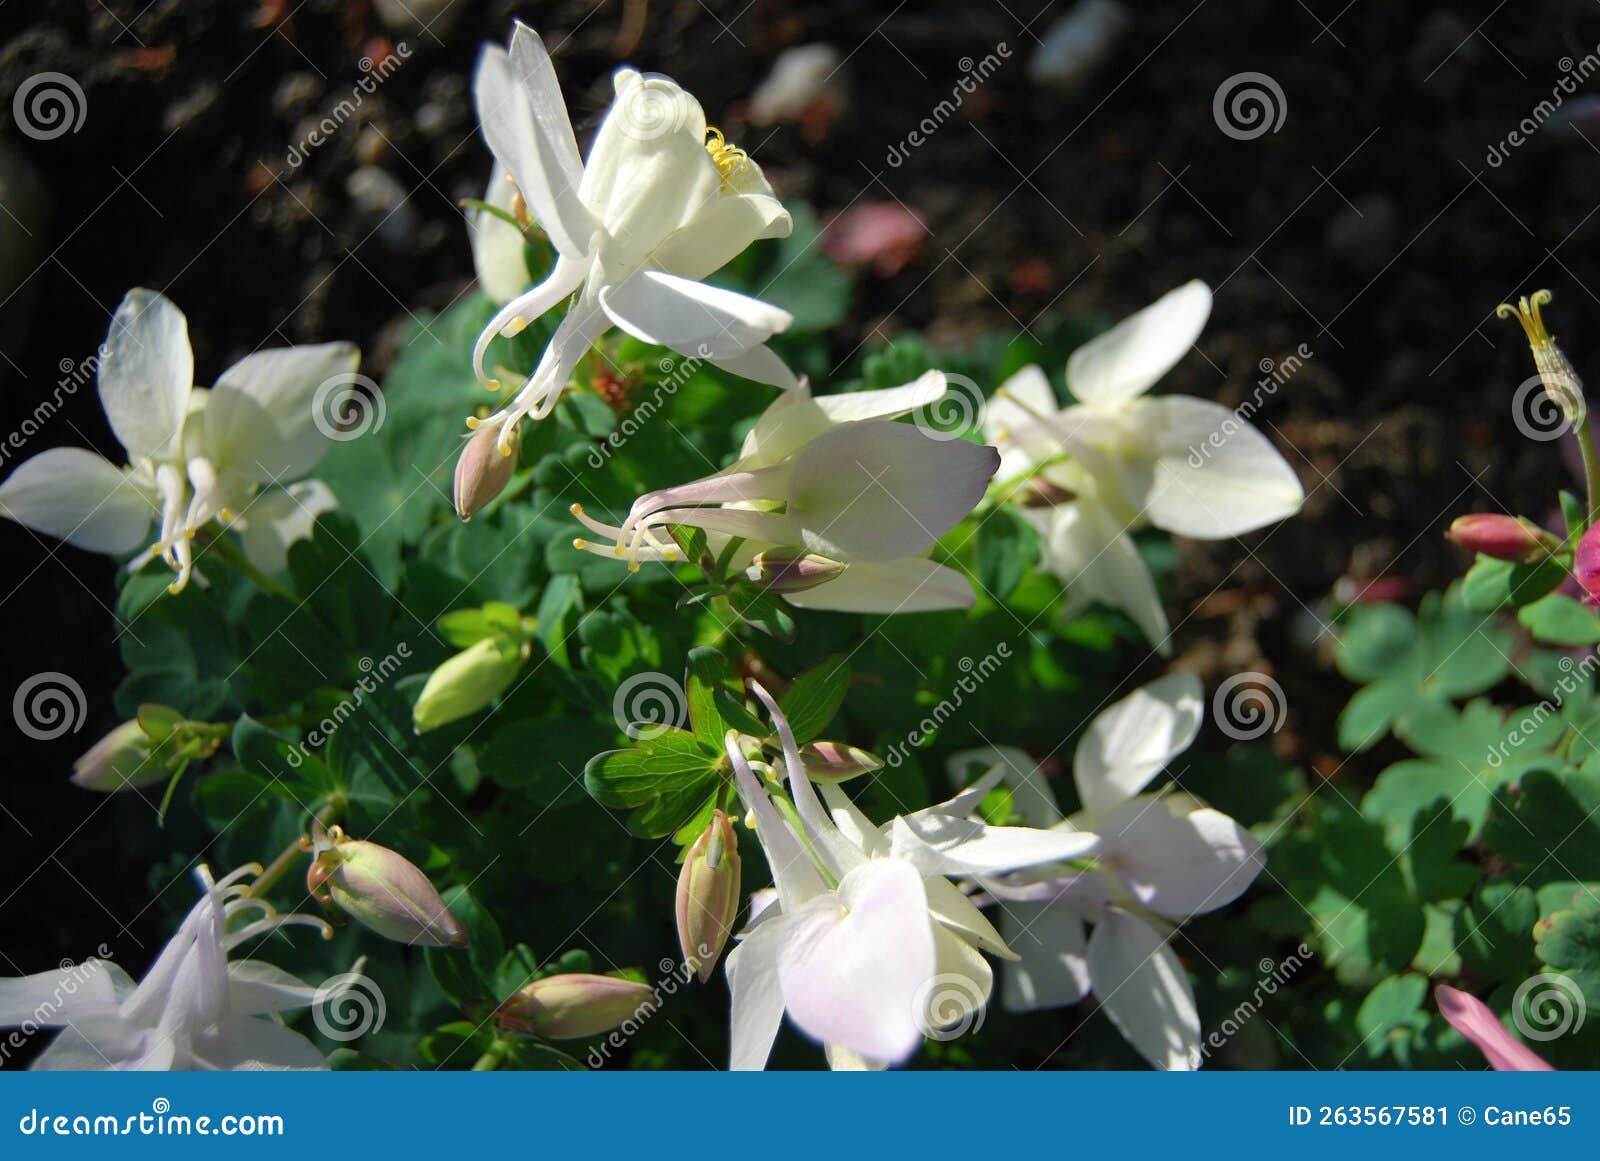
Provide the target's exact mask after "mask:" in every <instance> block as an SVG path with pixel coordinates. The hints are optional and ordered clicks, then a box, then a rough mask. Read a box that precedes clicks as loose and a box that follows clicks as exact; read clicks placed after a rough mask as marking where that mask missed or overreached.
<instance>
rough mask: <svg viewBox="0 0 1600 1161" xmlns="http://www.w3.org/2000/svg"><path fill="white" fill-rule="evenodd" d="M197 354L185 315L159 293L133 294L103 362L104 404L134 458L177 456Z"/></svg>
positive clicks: (114, 325) (117, 318) (115, 323)
mask: <svg viewBox="0 0 1600 1161" xmlns="http://www.w3.org/2000/svg"><path fill="white" fill-rule="evenodd" d="M193 387H194V353H193V351H191V350H190V348H189V323H188V320H187V319H185V318H184V317H183V312H182V311H181V310H179V309H178V308H177V307H176V306H174V305H173V304H172V303H171V302H170V301H169V300H168V299H167V298H166V297H165V296H164V295H161V294H158V293H156V292H155V291H154V290H144V289H142V288H140V289H134V290H130V291H128V293H127V294H126V295H125V296H124V297H123V299H122V302H121V303H120V304H119V305H118V307H117V313H116V314H115V315H114V316H112V319H111V333H110V334H109V335H108V336H107V337H106V346H105V349H104V352H103V357H102V359H101V361H100V405H101V406H102V407H104V408H105V412H106V418H107V419H109V420H110V421H111V430H112V431H114V432H116V433H117V438H118V439H119V440H121V441H122V446H123V447H125V448H127V449H128V452H129V454H130V455H134V456H149V457H150V458H152V459H167V458H172V457H174V456H176V455H177V453H178V450H179V449H178V446H177V445H178V442H179V440H178V437H179V435H180V434H181V433H182V430H183V421H184V419H185V418H187V416H188V414H189V392H190V390H191V389H192V388H193Z"/></svg>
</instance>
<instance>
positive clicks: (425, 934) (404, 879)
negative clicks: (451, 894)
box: [306, 827, 467, 947]
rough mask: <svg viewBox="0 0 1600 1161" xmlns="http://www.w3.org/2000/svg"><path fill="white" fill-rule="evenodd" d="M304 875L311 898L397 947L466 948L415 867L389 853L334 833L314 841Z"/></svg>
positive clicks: (337, 831)
mask: <svg viewBox="0 0 1600 1161" xmlns="http://www.w3.org/2000/svg"><path fill="white" fill-rule="evenodd" d="M315 849H316V857H315V858H314V859H313V860H312V862H311V868H310V869H309V870H308V871H307V872H306V888H307V889H308V890H309V891H310V892H311V894H312V895H313V896H315V897H316V898H318V899H320V900H322V901H324V902H329V901H331V902H333V903H335V904H337V905H338V906H339V907H340V908H341V909H342V910H343V911H345V912H346V913H348V914H349V915H350V917H351V918H353V919H354V920H355V921H356V922H358V923H360V924H361V925H362V926H363V927H367V928H370V929H371V930H373V931H376V932H377V933H378V934H379V935H381V936H383V937H384V938H385V939H392V940H394V941H395V942H396V943H409V944H415V945H417V946H419V947H465V946H466V945H467V932H466V929H465V928H463V927H462V926H461V921H460V920H459V919H457V918H456V917H455V916H454V915H452V914H451V913H450V909H449V908H448V907H446V906H445V903H444V899H443V898H441V897H440V895H439V892H438V891H437V890H435V889H434V886H433V883H432V882H430V881H429V879H428V876H426V875H424V874H423V873H422V871H421V870H419V869H418V868H417V866H416V864H414V863H412V862H411V861H410V860H408V859H406V858H405V857H404V856H402V855H400V854H398V853H397V852H395V851H391V850H390V849H389V848H388V847H384V846H379V845H378V844H377V843H369V842H362V841H360V840H358V839H352V838H347V837H345V835H344V832H343V831H341V830H340V829H339V828H338V827H333V828H331V829H330V830H329V831H328V832H327V836H326V837H325V838H324V837H322V836H320V835H319V836H318V838H317V841H316V845H315Z"/></svg>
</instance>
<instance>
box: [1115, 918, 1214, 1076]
mask: <svg viewBox="0 0 1600 1161" xmlns="http://www.w3.org/2000/svg"><path fill="white" fill-rule="evenodd" d="M1089 975H1090V977H1091V978H1092V979H1093V980H1094V994H1095V996H1096V998H1098V999H1099V1001H1100V1006H1101V1007H1102V1008H1104V1009H1105V1011H1106V1015H1107V1016H1109V1017H1110V1018H1111V1022H1112V1023H1113V1024H1115V1025H1116V1026H1117V1031H1119V1032H1121V1033H1122V1037H1123V1039H1124V1040H1126V1041H1127V1042H1128V1043H1129V1044H1131V1045H1133V1046H1134V1047H1135V1048H1137V1049H1138V1050H1139V1053H1140V1055H1142V1056H1143V1057H1144V1058H1145V1059H1146V1060H1148V1061H1149V1062H1150V1063H1151V1064H1153V1065H1155V1066H1156V1067H1157V1068H1165V1069H1194V1068H1199V1067H1200V1014H1199V1013H1198V1012H1197V1011H1196V1010H1195V1006H1194V991H1193V989H1192V988H1191V987H1190V986H1189V977H1188V975H1187V974H1186V973H1185V972H1184V970H1183V965H1182V964H1181V963H1179V962H1178V957H1177V956H1176V955H1174V954H1173V953H1172V950H1171V949H1170V948H1169V947H1167V945H1166V944H1165V943H1164V942H1163V941H1162V939H1161V937H1160V936H1159V935H1157V934H1156V933H1155V932H1154V931H1152V930H1151V928H1150V926H1149V925H1148V924H1146V923H1145V922H1144V921H1143V920H1141V919H1136V918H1134V917H1133V916H1132V915H1129V914H1128V913H1127V912H1126V911H1121V910H1118V909H1117V908H1115V907H1112V908H1109V909H1108V910H1107V911H1106V912H1105V914H1104V915H1103V916H1102V917H1101V918H1100V921H1099V922H1098V923H1097V924H1095V929H1094V934H1093V935H1092V936H1091V937H1090V938H1089Z"/></svg>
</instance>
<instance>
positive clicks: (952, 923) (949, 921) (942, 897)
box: [922, 875, 1017, 959]
mask: <svg viewBox="0 0 1600 1161" xmlns="http://www.w3.org/2000/svg"><path fill="white" fill-rule="evenodd" d="M922 886H923V888H924V889H925V890H926V891H927V892H928V913H929V914H931V915H932V916H933V917H934V919H935V920H937V921H938V922H939V924H940V925H941V926H943V927H948V928H949V929H950V930H951V931H953V932H955V933H956V934H957V935H959V936H961V938H962V939H964V940H966V941H967V942H968V943H972V944H976V945H977V946H978V947H980V948H982V949H983V950H984V951H986V952H988V953H989V954H990V955H997V956H999V957H1000V958H1001V959H1016V958H1017V955H1016V952H1014V951H1013V950H1012V949H1011V948H1010V947H1008V946H1007V945H1006V941H1005V940H1004V939H1003V938H1001V935H1000V933H999V932H998V931H996V930H995V928H994V924H992V923H990V922H989V919H988V917H987V916H986V915H984V913H983V912H982V911H980V910H978V907H977V905H976V904H975V903H973V902H972V900H971V899H968V898H967V897H966V896H965V895H963V894H962V893H961V889H960V888H959V887H957V886H956V885H955V884H954V883H952V882H951V881H950V880H949V879H946V878H945V877H944V876H943V875H935V876H933V877H932V878H927V879H923V881H922Z"/></svg>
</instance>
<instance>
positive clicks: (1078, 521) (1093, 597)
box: [1040, 500, 1172, 656]
mask: <svg viewBox="0 0 1600 1161" xmlns="http://www.w3.org/2000/svg"><path fill="white" fill-rule="evenodd" d="M1040 549H1041V559H1040V568H1042V569H1043V570H1044V571H1045V572H1048V573H1050V574H1052V575H1054V576H1056V577H1057V578H1059V579H1060V581H1061V583H1062V584H1064V585H1066V586H1067V590H1068V595H1069V596H1070V597H1071V598H1072V600H1073V601H1074V602H1075V603H1079V602H1081V603H1088V602H1091V601H1098V602H1099V603H1100V604H1103V605H1107V606H1109V607H1110V608H1113V609H1121V610H1122V611H1123V612H1125V613H1127V614H1128V616H1130V617H1132V618H1133V621H1134V624H1136V625H1138V626H1139V630H1140V631H1141V632H1142V633H1143V634H1144V635H1145V639H1146V640H1148V641H1150V642H1152V643H1154V644H1156V645H1157V647H1158V649H1159V650H1160V652H1161V653H1162V655H1163V656H1165V655H1166V654H1168V653H1170V652H1171V651H1172V643H1171V642H1170V641H1169V640H1168V636H1169V634H1170V629H1169V626H1168V623H1167V614H1166V610H1165V609H1163V608H1162V607H1161V596H1160V594H1159V593H1157V592H1156V582H1155V580H1154V579H1153V578H1152V577H1151V576H1150V569H1149V567H1148V566H1146V564H1145V563H1144V558H1143V557H1142V556H1140V555H1139V549H1138V546H1136V545H1135V544H1134V542H1133V537H1131V536H1129V535H1128V534H1127V532H1126V531H1124V530H1123V527H1122V525H1120V524H1119V523H1117V521H1116V519H1115V518H1114V517H1113V516H1112V515H1111V513H1110V512H1108V511H1106V509H1105V508H1104V507H1102V506H1101V505H1099V504H1097V503H1095V502H1094V501H1092V500H1079V501H1077V502H1075V503H1071V504H1061V505H1058V506H1057V507H1056V508H1054V509H1052V510H1051V515H1050V517H1049V525H1048V527H1047V528H1046V531H1045V536H1044V537H1043V538H1042V539H1041V542H1040Z"/></svg>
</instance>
